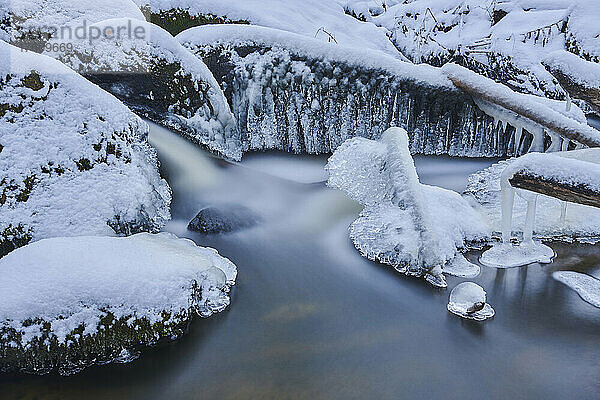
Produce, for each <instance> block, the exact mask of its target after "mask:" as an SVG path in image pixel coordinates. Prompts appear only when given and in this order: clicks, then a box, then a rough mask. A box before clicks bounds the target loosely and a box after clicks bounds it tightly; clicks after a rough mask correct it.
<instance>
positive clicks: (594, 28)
mask: <svg viewBox="0 0 600 400" xmlns="http://www.w3.org/2000/svg"><path fill="white" fill-rule="evenodd" d="M598 21H600V7H598V2H597V1H595V0H575V1H574V2H573V6H572V7H571V9H570V13H569V20H568V23H567V27H566V37H567V49H568V50H569V51H570V52H572V53H575V54H577V55H579V56H581V57H583V58H584V59H586V60H588V61H594V62H596V63H597V62H600V25H599V24H598Z"/></svg>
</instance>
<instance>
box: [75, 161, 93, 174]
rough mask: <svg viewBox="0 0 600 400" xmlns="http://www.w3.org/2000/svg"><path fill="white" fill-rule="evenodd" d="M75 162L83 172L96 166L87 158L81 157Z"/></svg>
mask: <svg viewBox="0 0 600 400" xmlns="http://www.w3.org/2000/svg"><path fill="white" fill-rule="evenodd" d="M75 164H77V168H78V169H79V171H82V172H83V171H89V170H90V169H92V168H93V167H94V166H93V165H92V163H91V162H90V160H88V159H87V158H80V159H79V160H77V161H75Z"/></svg>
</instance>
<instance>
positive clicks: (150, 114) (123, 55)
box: [46, 18, 241, 159]
mask: <svg viewBox="0 0 600 400" xmlns="http://www.w3.org/2000/svg"><path fill="white" fill-rule="evenodd" d="M89 29H90V32H93V33H94V34H93V37H94V39H93V40H92V39H90V37H88V38H86V39H81V40H70V41H60V40H57V41H52V42H51V44H53V45H56V46H54V47H53V49H51V50H52V51H47V52H46V54H48V55H51V56H52V57H54V58H57V59H59V60H60V61H62V62H63V63H65V64H67V65H68V66H70V67H71V68H72V69H74V70H75V71H77V72H79V73H80V74H82V75H83V76H85V77H86V78H88V79H89V80H91V81H92V82H94V83H96V84H97V85H99V86H100V87H102V88H103V89H105V90H107V91H108V92H110V93H112V94H114V95H115V96H116V97H117V98H119V99H120V100H121V101H123V102H124V103H125V104H126V105H127V106H129V107H130V108H131V109H132V110H134V111H135V112H137V113H138V114H141V115H143V116H145V117H147V118H149V119H151V120H152V121H154V122H156V123H159V124H161V125H164V126H167V127H170V128H174V129H176V130H177V131H178V132H181V133H182V134H183V135H184V136H186V137H187V138H188V139H190V140H192V141H194V142H196V143H199V144H201V145H205V146H206V147H208V148H209V149H210V150H212V151H214V152H216V153H219V154H221V155H223V156H225V157H228V158H232V159H239V158H240V157H241V152H240V149H241V145H240V139H239V134H238V130H237V125H236V123H235V120H234V118H233V115H232V114H231V111H230V109H229V106H228V104H227V101H226V99H225V97H224V96H223V92H222V91H221V89H220V87H219V85H218V84H217V82H216V80H215V79H214V77H213V76H212V74H211V72H210V71H209V70H208V68H207V67H206V65H204V63H203V62H202V61H201V60H199V59H198V58H197V57H195V56H194V55H193V54H191V53H190V52H189V51H188V50H186V49H185V48H184V47H182V46H181V45H180V44H179V43H178V42H177V40H175V39H174V38H173V37H172V36H171V35H170V34H169V33H168V32H167V31H165V30H163V29H162V28H160V27H158V26H156V25H153V24H151V23H148V22H145V21H139V20H135V19H130V18H115V19H110V20H105V21H102V22H99V23H97V24H93V25H91V26H90V27H89ZM61 44H64V46H62V47H61Z"/></svg>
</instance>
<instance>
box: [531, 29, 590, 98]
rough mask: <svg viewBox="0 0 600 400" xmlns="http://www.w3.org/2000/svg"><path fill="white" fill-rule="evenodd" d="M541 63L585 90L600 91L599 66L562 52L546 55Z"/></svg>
mask: <svg viewBox="0 0 600 400" xmlns="http://www.w3.org/2000/svg"><path fill="white" fill-rule="evenodd" d="M598 40H600V37H599V38H598ZM542 62H543V63H544V65H547V66H549V67H550V68H551V69H552V70H556V71H559V72H562V73H563V74H564V75H566V76H568V77H569V78H570V79H572V80H573V81H574V82H577V83H579V84H580V85H582V86H584V87H586V88H596V89H599V90H600V64H598V63H595V62H590V61H586V60H584V59H582V58H580V57H578V56H577V55H575V54H573V53H570V52H568V51H562V50H561V51H554V52H552V53H550V54H548V55H547V56H546V57H545V58H544V59H543V60H542Z"/></svg>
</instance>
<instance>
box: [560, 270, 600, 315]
mask: <svg viewBox="0 0 600 400" xmlns="http://www.w3.org/2000/svg"><path fill="white" fill-rule="evenodd" d="M552 277H553V278H554V279H556V280H557V281H559V282H562V283H564V284H565V285H567V286H568V287H570V288H571V289H573V290H574V291H576V292H577V294H578V295H579V296H580V297H581V298H582V299H583V300H585V301H586V302H588V303H590V304H591V305H593V306H594V307H598V308H600V279H596V278H594V277H592V276H590V275H586V274H582V273H579V272H574V271H557V272H555V273H553V274H552Z"/></svg>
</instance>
